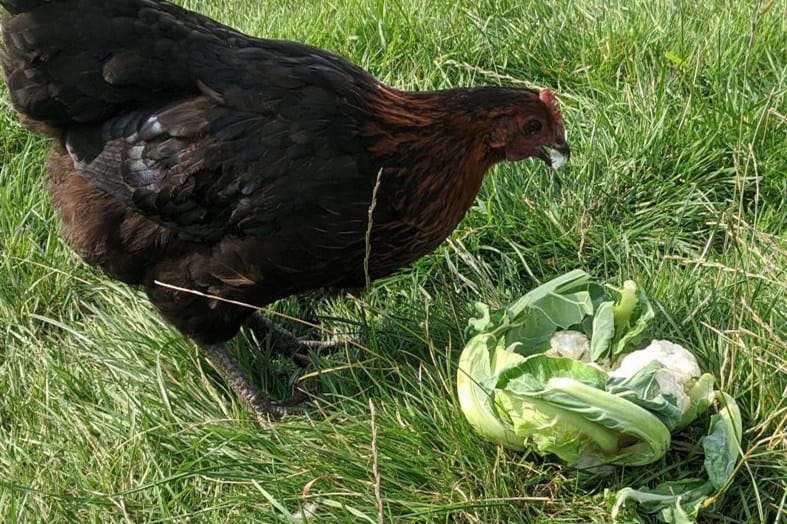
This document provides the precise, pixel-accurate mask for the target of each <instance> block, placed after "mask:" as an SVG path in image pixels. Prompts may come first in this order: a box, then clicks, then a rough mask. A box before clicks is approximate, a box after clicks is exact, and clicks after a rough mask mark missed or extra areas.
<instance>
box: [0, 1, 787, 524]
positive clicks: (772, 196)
mask: <svg viewBox="0 0 787 524" xmlns="http://www.w3.org/2000/svg"><path fill="white" fill-rule="evenodd" d="M181 3H182V4H184V5H187V6H189V7H191V8H196V9H198V10H200V11H202V12H204V13H206V14H208V15H210V16H212V17H214V18H218V19H220V20H222V21H223V22H225V23H228V24H230V25H233V26H235V27H238V28H240V29H241V30H243V31H245V32H248V33H252V34H256V35H260V36H268V37H273V38H285V39H294V40H298V41H304V42H307V43H310V44H312V45H316V46H320V47H325V48H328V49H331V50H333V51H335V52H337V53H339V54H341V55H343V56H345V57H347V58H348V59H350V60H352V61H353V62H355V63H357V64H359V65H361V66H363V67H365V68H367V69H369V70H371V71H372V72H373V73H374V74H375V75H377V76H378V77H379V78H381V79H382V80H384V81H385V82H387V83H390V84H392V85H395V86H398V87H403V88H408V89H435V88H443V87H449V86H460V85H462V86H464V85H482V84H498V83H502V84H508V85H510V84H522V83H525V84H526V85H535V86H539V87H550V88H552V89H553V90H555V91H556V92H557V93H558V94H559V97H560V102H561V106H562V108H563V114H564V118H565V120H566V125H567V132H568V138H569V141H570V143H571V145H572V150H573V152H574V154H573V157H572V160H571V163H570V164H569V165H568V166H567V167H566V168H565V169H564V170H561V172H560V173H559V176H560V179H561V183H560V184H559V185H558V184H557V183H556V182H555V181H554V180H553V178H552V174H551V173H548V172H547V170H546V169H545V168H544V167H543V166H542V165H541V164H538V163H536V162H524V163H522V164H519V165H515V166H513V165H502V166H499V167H497V168H495V169H494V170H493V173H491V174H490V176H489V177H488V179H487V180H486V182H485V183H484V186H483V188H482V191H481V194H480V195H479V197H478V199H477V200H476V203H475V204H474V206H473V207H472V209H471V210H470V212H469V213H468V215H467V217H466V219H465V221H464V222H463V223H462V224H461V225H460V227H459V228H458V229H457V231H456V232H455V233H454V235H453V236H452V238H451V239H449V241H447V242H446V243H444V244H443V245H442V246H441V247H440V248H438V249H437V250H436V251H435V253H434V254H432V255H431V256H429V257H426V258H424V259H422V260H420V261H418V262H417V263H416V264H415V265H414V266H413V267H411V268H407V269H406V270H403V271H402V272H400V273H399V274H397V275H395V276H393V277H390V278H387V279H384V280H382V281H379V282H377V283H375V285H374V286H373V288H372V289H371V290H369V291H367V292H364V293H360V294H354V295H338V296H324V297H323V296H317V297H311V298H310V299H309V304H310V305H311V306H314V308H315V309H316V311H317V313H318V314H319V315H320V316H321V317H322V318H323V325H324V326H325V328H326V329H328V330H331V331H335V332H337V333H349V334H351V335H353V336H356V337H357V341H358V342H359V344H360V346H361V347H354V346H351V347H349V348H348V349H347V350H346V351H345V352H339V353H336V354H333V355H329V356H326V357H317V356H315V357H314V358H313V366H312V367H310V368H308V369H307V370H305V371H300V370H299V369H298V368H297V367H296V366H294V365H293V364H292V363H290V362H287V361H275V362H274V363H273V365H270V364H269V363H268V361H267V356H266V355H264V354H258V353H256V352H254V351H253V350H252V349H251V348H253V341H252V340H251V339H250V338H248V337H246V336H245V335H244V336H242V337H239V338H238V340H237V341H235V342H234V343H233V349H234V350H235V351H236V352H237V354H238V356H239V358H240V359H241V360H242V361H243V362H244V364H245V365H246V366H247V367H248V369H250V370H251V371H252V372H253V373H254V374H255V378H256V379H257V381H258V382H259V384H261V386H262V387H263V388H264V389H266V390H267V391H269V392H270V393H271V394H272V395H273V396H280V397H281V396H286V395H287V394H288V393H289V392H290V390H291V388H292V387H293V386H296V387H301V388H304V389H306V390H308V391H312V392H314V393H315V397H314V400H313V401H312V402H311V403H310V404H309V406H308V410H307V411H306V413H304V414H303V415H295V416H291V417H288V418H287V419H286V420H284V421H283V422H281V423H280V424H278V425H276V426H275V428H274V429H272V430H270V431H261V430H260V429H259V428H258V427H257V426H255V425H254V424H253V423H252V421H251V420H249V418H248V417H247V414H246V413H245V412H244V410H243V408H242V406H240V405H238V403H237V402H236V401H235V399H234V397H233V396H232V395H231V394H230V393H229V391H228V388H227V387H226V385H225V384H223V383H222V382H221V380H220V379H219V378H218V376H217V375H216V374H215V372H214V371H213V370H212V369H211V368H210V366H209V365H208V364H207V363H206V362H205V361H204V360H203V359H202V358H201V357H200V355H199V354H198V351H197V349H196V348H195V347H194V346H193V345H192V344H191V343H190V342H188V341H186V340H184V339H183V338H181V337H180V336H179V334H178V333H177V332H175V331H174V330H173V329H171V328H170V327H168V326H167V325H165V324H164V323H163V322H162V321H161V320H160V319H159V318H158V317H157V316H156V315H155V313H154V311H153V310H152V308H151V307H150V305H149V304H148V303H147V301H146V300H145V298H144V297H143V296H142V295H141V294H140V293H138V292H137V291H135V290H131V289H128V288H127V287H125V286H122V285H118V284H116V283H113V282H111V281H109V280H107V279H106V278H105V277H104V276H103V275H101V274H100V273H98V272H97V271H94V270H91V269H90V268H88V267H87V266H85V265H83V264H82V263H81V261H80V260H79V259H78V257H77V256H76V255H74V254H73V252H72V251H71V250H70V249H69V248H68V247H67V246H66V245H65V244H64V243H63V242H62V241H61V240H59V237H58V235H57V227H58V226H57V221H56V219H55V218H54V215H53V213H52V211H51V209H50V208H49V205H48V203H47V202H46V198H45V190H44V185H45V183H44V172H43V158H44V156H45V151H46V149H47V143H46V141H44V140H42V139H40V138H37V137H33V136H32V135H30V134H28V133H27V132H25V131H24V130H22V129H21V128H20V127H19V126H18V125H17V124H16V122H15V117H14V116H13V113H12V111H11V109H10V106H9V105H8V102H7V101H6V97H3V102H2V110H1V111H0V125H1V126H2V128H1V129H0V159H1V160H2V171H0V488H2V489H0V515H3V516H5V518H6V521H8V522H168V521H208V522H251V521H257V522H293V521H297V520H298V518H299V517H300V516H301V514H300V512H301V510H302V509H304V508H305V510H307V511H308V512H311V511H315V512H316V514H315V516H313V517H312V518H301V521H304V520H309V521H315V522H356V521H359V522H364V521H367V522H378V513H379V511H380V509H381V511H382V515H383V518H384V520H385V521H397V522H400V521H401V522H408V521H416V522H528V523H529V522H583V523H584V522H607V521H608V520H609V514H608V512H607V508H606V507H605V505H604V489H605V488H609V489H613V490H614V489H619V488H621V487H623V486H627V485H633V486H639V485H642V484H643V483H653V484H656V483H658V482H661V481H664V480H668V479H670V478H675V477H676V476H679V475H682V474H691V473H692V471H695V470H696V469H697V468H698V467H699V465H700V464H701V458H700V457H699V456H697V455H692V456H690V457H689V459H688V460H686V459H684V458H680V457H685V454H682V453H670V454H668V455H667V457H665V458H664V459H663V460H662V461H660V462H658V463H656V464H655V465H653V466H651V467H647V468H628V469H625V470H620V471H618V472H617V473H616V474H615V475H613V476H612V477H609V478H605V479H585V478H583V477H581V476H579V475H578V474H577V473H576V472H574V471H571V470H569V469H567V468H564V467H561V466H560V465H559V464H557V463H556V462H555V461H554V460H551V459H549V458H541V457H538V456H535V455H533V454H522V453H514V452H509V451H505V450H503V449H499V448H496V447H495V446H493V445H489V444H486V443H484V442H482V441H481V440H480V439H479V437H478V436H477V435H475V434H474V433H473V432H472V430H471V429H470V427H469V426H468V424H467V423H466V422H465V421H464V419H463V417H462V414H461V412H460V411H459V408H458V402H457V400H456V398H455V394H454V377H455V365H456V361H457V358H458V354H459V351H460V350H461V348H462V346H463V343H464V340H465V338H464V328H465V325H466V322H467V319H468V317H469V316H470V315H471V314H472V311H473V309H472V304H473V302H474V301H476V300H482V301H484V302H487V303H491V304H497V305H502V304H505V303H507V302H509V301H510V300H512V299H514V298H516V297H518V296H520V295H521V294H523V293H524V292H526V291H527V290H529V289H531V288H532V287H533V286H535V285H536V284H537V283H539V282H543V281H545V280H548V279H550V278H552V277H554V276H556V275H557V274H559V273H562V272H564V271H567V270H569V269H572V268H575V267H582V268H584V269H586V270H588V271H589V272H591V273H593V274H595V275H597V276H599V277H601V278H608V279H611V280H613V281H620V280H621V279H623V278H633V279H635V280H637V281H638V282H639V283H640V284H641V285H642V286H643V288H644V289H645V291H646V292H647V293H648V294H649V295H650V296H651V297H653V298H654V299H655V300H656V301H657V302H658V304H659V308H658V309H659V313H660V315H659V318H658V328H657V331H658V334H659V336H663V337H666V338H670V339H672V340H676V341H680V342H682V343H683V344H684V345H686V346H689V347H692V348H693V349H695V351H696V352H697V354H698V356H699V358H700V361H701V364H702V366H703V367H704V368H705V369H708V370H709V371H711V372H713V373H714V374H715V375H716V376H718V377H719V379H720V382H721V384H722V386H723V388H724V389H725V390H726V391H728V392H730V393H731V394H733V395H734V396H735V397H736V399H737V401H738V403H739V404H740V406H741V409H742V412H743V415H744V423H745V427H746V431H745V434H744V441H743V447H744V453H745V455H744V458H745V459H744V461H743V462H742V465H741V467H740V469H739V471H738V473H737V474H736V476H735V478H734V481H733V483H732V485H731V486H730V487H729V489H728V490H727V493H726V496H725V497H724V498H723V499H722V500H721V501H720V502H719V504H718V505H717V506H715V507H713V508H711V509H710V510H708V511H707V512H706V513H705V514H704V515H705V518H706V519H707V521H713V522H729V523H740V522H778V521H780V520H783V519H784V518H785V511H787V502H786V496H785V493H787V460H786V459H787V453H786V452H785V450H786V448H787V444H786V443H785V442H786V439H787V401H785V396H786V395H787V332H785V325H787V302H786V301H785V296H787V284H785V282H786V281H787V213H786V212H785V209H787V201H786V200H787V145H786V144H785V131H786V130H787V110H786V109H785V108H787V96H786V95H787V84H786V82H787V60H785V55H784V53H783V48H784V35H785V34H787V22H785V20H787V17H785V16H784V15H785V12H784V6H783V5H781V4H780V3H779V2H770V3H769V2H760V3H756V2H744V3H743V4H741V3H740V2H721V3H719V2H716V3H709V4H696V3H688V2H671V3H667V2H645V1H638V2H628V3H625V5H610V4H609V3H607V2H600V1H596V0H583V1H580V2H529V3H527V2H513V1H509V2H491V1H482V2H470V1H460V2H417V1H414V0H400V1H397V2H383V1H380V2H364V1H361V0H328V1H327V2H322V3H319V2H307V1H304V0H300V1H296V0H271V1H268V2H248V1H242V0H210V1H207V0H206V1H193V0H189V1H183V2H181ZM435 147H440V144H435ZM271 309H272V310H274V311H276V312H279V313H283V314H287V315H293V316H295V317H300V316H304V315H305V312H306V310H307V309H308V307H307V306H306V305H305V304H303V303H301V302H299V301H297V300H295V299H288V300H284V301H282V302H280V303H278V304H276V305H274V306H272V308H271ZM285 323H287V322H285ZM287 324H288V325H289V327H293V328H295V329H303V328H301V327H299V326H297V325H295V324H294V323H292V322H289V323H287ZM325 336H326V337H327V336H328V334H325ZM370 403H371V404H370ZM373 412H374V417H372V413H373ZM373 426H374V427H375V429H376V432H377V435H376V436H377V438H376V439H375V440H374V445H373V439H372V427H373ZM700 426H701V424H700ZM703 430H704V428H702V427H694V428H689V429H688V430H687V431H686V432H685V433H684V434H682V435H678V436H677V437H676V441H677V442H679V443H683V444H684V447H685V446H688V444H689V443H692V442H695V441H696V438H697V437H698V436H699V435H701V434H702V432H703ZM374 464H376V465H377V475H375V473H374V467H373V465H374ZM375 484H379V497H378V496H377V494H376V493H375Z"/></svg>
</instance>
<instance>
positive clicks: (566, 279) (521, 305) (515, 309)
mask: <svg viewBox="0 0 787 524" xmlns="http://www.w3.org/2000/svg"><path fill="white" fill-rule="evenodd" d="M592 282H593V279H592V277H591V276H590V275H588V274H587V273H586V272H584V271H582V270H581V269H575V270H574V271H569V272H568V273H566V274H565V275H561V276H559V277H557V278H554V279H552V280H550V281H549V282H545V283H544V284H541V285H540V286H538V287H537V288H535V289H533V290H531V291H530V292H529V293H527V294H526V295H525V296H523V297H522V298H520V299H519V300H517V301H516V302H514V303H512V304H511V305H510V306H508V307H507V308H506V312H507V314H508V316H509V317H510V318H517V317H518V316H519V314H520V313H522V312H523V311H524V310H525V309H527V308H528V307H529V306H530V305H531V304H533V303H535V302H538V301H539V300H541V299H542V298H543V297H545V296H547V295H551V294H553V293H562V294H565V293H572V292H574V291H582V290H585V289H586V288H587V286H588V285H589V284H591V283H592Z"/></svg>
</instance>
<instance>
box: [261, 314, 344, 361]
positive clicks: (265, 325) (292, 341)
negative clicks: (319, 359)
mask: <svg viewBox="0 0 787 524" xmlns="http://www.w3.org/2000/svg"><path fill="white" fill-rule="evenodd" d="M245 326H246V327H247V328H248V329H249V330H250V331H251V332H252V333H253V334H254V336H255V337H256V339H257V340H258V341H259V342H260V343H262V342H263V341H264V340H265V339H266V338H267V337H269V336H270V337H271V346H272V347H273V350H274V351H275V352H276V353H278V354H280V355H284V356H287V357H290V358H292V359H293V360H294V361H295V363H297V364H298V365H300V366H302V367H305V366H307V365H308V364H309V358H308V355H307V354H306V353H307V352H308V351H316V352H318V353H330V352H332V351H338V350H339V349H342V348H343V347H344V345H345V342H343V341H336V340H326V341H323V340H308V339H306V338H304V337H297V336H295V335H293V334H292V333H291V332H290V331H288V330H286V329H284V328H283V327H281V326H279V325H277V324H275V323H274V322H272V321H271V320H270V319H268V318H267V317H265V316H264V315H263V314H262V313H260V312H256V313H254V314H253V315H252V316H251V317H249V319H248V320H246V322H245Z"/></svg>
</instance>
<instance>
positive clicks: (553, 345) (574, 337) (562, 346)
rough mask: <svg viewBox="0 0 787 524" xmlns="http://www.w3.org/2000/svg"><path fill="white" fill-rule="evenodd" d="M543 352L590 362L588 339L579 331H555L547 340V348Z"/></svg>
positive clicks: (552, 355)
mask: <svg viewBox="0 0 787 524" xmlns="http://www.w3.org/2000/svg"><path fill="white" fill-rule="evenodd" d="M545 354H546V355H547V356H549V357H566V358H570V359H573V360H581V361H582V362H590V340H589V339H588V337H587V336H586V335H585V334H584V333H582V332H581V331H572V330H566V331H557V332H555V334H554V335H552V338H551V339H550V340H549V349H548V350H546V352H545Z"/></svg>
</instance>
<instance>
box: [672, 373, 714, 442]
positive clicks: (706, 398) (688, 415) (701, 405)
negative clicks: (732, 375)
mask: <svg viewBox="0 0 787 524" xmlns="http://www.w3.org/2000/svg"><path fill="white" fill-rule="evenodd" d="M715 382H716V379H715V378H713V375H711V374H710V373H703V374H702V376H700V378H698V379H697V381H696V382H695V383H694V385H693V386H692V387H691V389H690V390H689V399H691V402H690V403H689V407H688V408H687V409H686V412H685V413H684V414H683V416H681V418H680V420H679V421H678V424H677V425H676V426H675V428H676V429H680V428H683V427H686V426H688V425H689V424H691V423H692V422H693V421H694V420H695V419H696V418H697V417H699V416H700V415H702V414H703V413H705V411H707V410H708V408H709V407H710V405H711V403H712V402H713V399H714V398H716V392H715V391H714V389H713V385H714V383H715Z"/></svg>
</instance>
